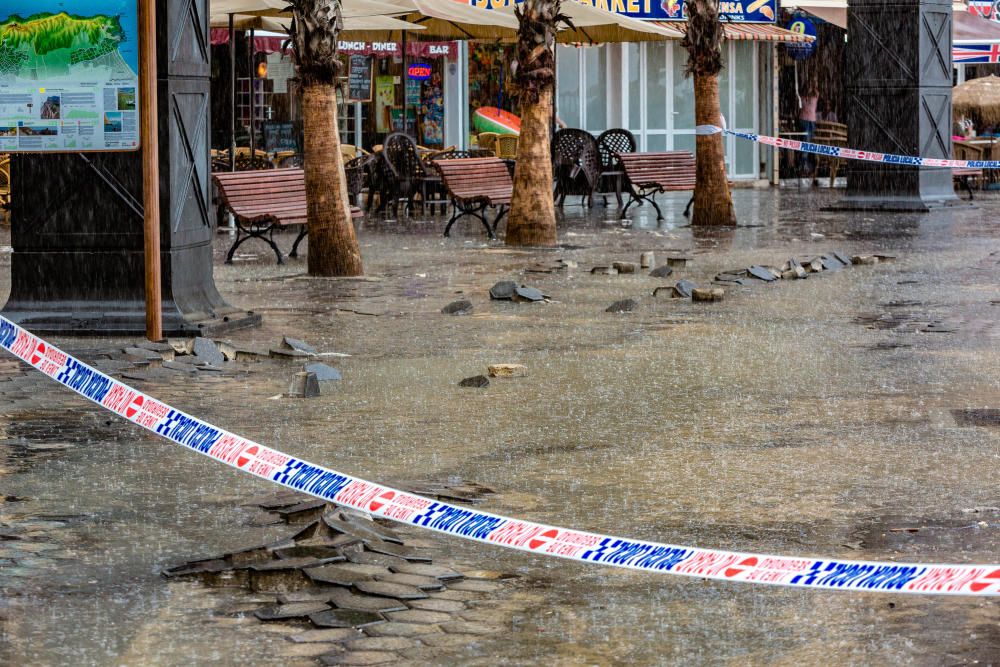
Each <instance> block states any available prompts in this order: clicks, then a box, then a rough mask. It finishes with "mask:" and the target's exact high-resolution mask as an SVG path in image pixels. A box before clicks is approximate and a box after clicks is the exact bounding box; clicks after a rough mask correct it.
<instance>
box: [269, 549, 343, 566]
mask: <svg viewBox="0 0 1000 667" xmlns="http://www.w3.org/2000/svg"><path fill="white" fill-rule="evenodd" d="M274 555H275V556H277V557H278V558H280V559H282V560H288V559H290V558H320V559H323V560H326V561H329V562H334V563H336V562H340V561H344V560H346V559H345V558H344V556H343V555H342V554H340V553H338V552H337V551H336V550H335V549H333V548H331V547H326V546H299V545H296V546H294V547H287V548H285V549H275V550H274Z"/></svg>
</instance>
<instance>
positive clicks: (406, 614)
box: [386, 609, 454, 625]
mask: <svg viewBox="0 0 1000 667" xmlns="http://www.w3.org/2000/svg"><path fill="white" fill-rule="evenodd" d="M386 618H388V619H389V620H390V621H399V622H400V623H426V624H430V625H433V624H435V623H447V622H449V621H452V620H454V619H453V618H452V615H451V614H446V613H444V612H440V611H427V610H424V609H407V610H406V611H394V612H391V613H388V614H386Z"/></svg>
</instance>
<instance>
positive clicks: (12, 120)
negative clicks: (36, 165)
mask: <svg viewBox="0 0 1000 667" xmlns="http://www.w3.org/2000/svg"><path fill="white" fill-rule="evenodd" d="M0 34H3V35H5V36H9V35H13V37H9V38H6V39H4V41H3V44H2V45H0V153H15V152H25V153H55V152H74V153H83V152H88V151H134V150H138V148H139V51H138V45H139V23H138V5H137V3H136V0H124V1H123V0H58V1H57V0H33V1H32V2H25V1H24V0H0Z"/></svg>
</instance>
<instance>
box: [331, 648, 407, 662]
mask: <svg viewBox="0 0 1000 667" xmlns="http://www.w3.org/2000/svg"><path fill="white" fill-rule="evenodd" d="M319 661H320V664H323V665H385V664H388V663H390V662H398V661H399V656H398V655H396V654H395V653H390V652H388V651H350V652H344V653H328V654H326V655H321V656H320V657H319Z"/></svg>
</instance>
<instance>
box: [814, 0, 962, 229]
mask: <svg viewBox="0 0 1000 667" xmlns="http://www.w3.org/2000/svg"><path fill="white" fill-rule="evenodd" d="M848 5H849V12H848V19H847V36H848V45H847V77H846V80H847V82H848V83H847V124H848V135H849V137H850V145H851V147H852V148H858V149H862V150H869V151H876V152H880V153H894V154H901V155H913V156H922V157H934V158H950V157H951V88H952V84H951V81H952V78H951V77H952V72H951V70H952V65H951V50H952V46H951V26H952V6H951V5H952V3H951V0H848ZM820 94H821V95H822V91H821V92H820ZM954 201H957V198H956V196H955V192H954V188H953V186H952V178H951V172H950V171H949V170H947V169H940V168H937V169H935V168H928V167H914V166H905V165H895V164H879V163H872V162H859V161H849V162H848V170H847V196H846V197H845V198H844V199H843V200H842V201H841V202H840V204H839V205H838V206H836V208H853V209H882V210H916V211H924V210H927V209H929V208H932V207H937V206H943V205H946V204H948V203H949V202H954Z"/></svg>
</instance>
